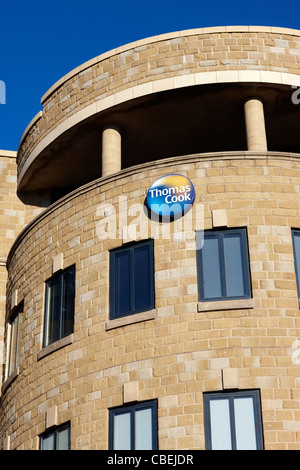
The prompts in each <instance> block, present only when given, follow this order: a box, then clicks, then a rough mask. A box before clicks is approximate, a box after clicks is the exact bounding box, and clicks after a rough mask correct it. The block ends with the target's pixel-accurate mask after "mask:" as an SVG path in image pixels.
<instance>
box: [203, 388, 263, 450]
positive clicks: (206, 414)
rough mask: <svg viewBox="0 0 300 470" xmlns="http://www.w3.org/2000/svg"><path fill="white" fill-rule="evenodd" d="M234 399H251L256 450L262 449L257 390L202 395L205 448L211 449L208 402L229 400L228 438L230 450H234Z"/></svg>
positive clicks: (259, 406) (260, 414)
mask: <svg viewBox="0 0 300 470" xmlns="http://www.w3.org/2000/svg"><path fill="white" fill-rule="evenodd" d="M235 398H252V399H253V409H254V423H255V438H256V448H257V449H256V450H263V449H264V437H263V422H262V411H261V398H260V391H259V390H237V391H227V392H223V391H222V392H207V393H204V394H203V406H204V433H205V448H206V449H207V450H213V449H212V435H211V431H212V429H211V416H210V402H211V400H221V399H229V412H230V433H231V435H230V438H231V447H232V450H237V449H236V445H237V444H236V432H235V417H234V399H235Z"/></svg>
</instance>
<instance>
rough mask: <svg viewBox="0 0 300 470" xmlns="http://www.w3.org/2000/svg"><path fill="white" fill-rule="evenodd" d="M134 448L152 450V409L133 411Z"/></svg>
mask: <svg viewBox="0 0 300 470" xmlns="http://www.w3.org/2000/svg"><path fill="white" fill-rule="evenodd" d="M135 450H152V409H151V408H148V409H146V410H137V411H136V412H135Z"/></svg>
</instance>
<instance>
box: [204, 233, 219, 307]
mask: <svg viewBox="0 0 300 470" xmlns="http://www.w3.org/2000/svg"><path fill="white" fill-rule="evenodd" d="M201 253H202V269H203V290H204V299H214V298H219V297H222V295H223V294H222V285H221V270H220V250H219V240H218V238H217V237H211V236H207V237H205V239H204V245H203V248H202V250H201Z"/></svg>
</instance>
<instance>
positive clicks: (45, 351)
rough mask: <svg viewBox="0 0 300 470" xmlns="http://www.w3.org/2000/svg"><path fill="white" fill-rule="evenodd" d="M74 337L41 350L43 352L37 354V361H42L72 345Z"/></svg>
mask: <svg viewBox="0 0 300 470" xmlns="http://www.w3.org/2000/svg"><path fill="white" fill-rule="evenodd" d="M73 336H74V335H73V334H71V335H69V336H66V337H65V338H62V339H59V340H58V341H55V343H52V344H49V346H46V347H45V348H43V349H41V351H39V352H38V354H37V360H38V361H40V360H41V359H43V358H44V357H46V356H48V354H52V353H53V352H55V351H58V349H61V348H64V347H65V346H68V345H69V344H72V343H73Z"/></svg>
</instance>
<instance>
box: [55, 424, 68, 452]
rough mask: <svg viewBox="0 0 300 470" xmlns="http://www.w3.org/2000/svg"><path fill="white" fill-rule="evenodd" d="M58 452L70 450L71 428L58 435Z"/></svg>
mask: <svg viewBox="0 0 300 470" xmlns="http://www.w3.org/2000/svg"><path fill="white" fill-rule="evenodd" d="M57 450H70V428H66V429H62V430H61V431H59V432H58V433H57Z"/></svg>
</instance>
